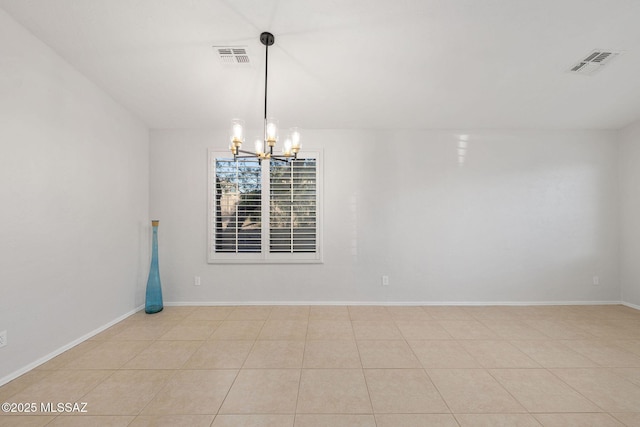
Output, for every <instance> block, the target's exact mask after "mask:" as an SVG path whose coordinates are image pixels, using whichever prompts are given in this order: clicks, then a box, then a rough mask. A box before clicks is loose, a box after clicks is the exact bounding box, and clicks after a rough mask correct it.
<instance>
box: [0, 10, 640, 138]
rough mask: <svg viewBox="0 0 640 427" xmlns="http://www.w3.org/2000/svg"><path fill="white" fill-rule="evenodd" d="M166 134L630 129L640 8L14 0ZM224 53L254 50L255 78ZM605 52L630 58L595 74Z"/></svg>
mask: <svg viewBox="0 0 640 427" xmlns="http://www.w3.org/2000/svg"><path fill="white" fill-rule="evenodd" d="M0 7H1V8H3V9H4V10H5V11H6V12H7V13H9V14H10V15H11V16H13V17H14V18H15V19H16V21H18V22H19V23H20V24H22V25H23V26H24V27H26V28H27V29H29V30H30V31H31V32H32V33H33V34H35V35H36V36H37V37H38V38H39V39H41V40H42V41H44V42H45V43H46V44H48V45H49V46H51V47H52V48H53V49H54V50H55V51H57V52H58V53H59V54H60V55H61V56H62V57H64V58H65V59H66V60H67V61H68V62H69V63H71V64H72V65H73V66H74V67H75V68H77V69H78V70H80V71H81V72H82V73H83V74H84V75H86V76H87V77H88V78H89V79H91V80H92V81H93V82H95V83H96V84H97V85H98V86H100V87H101V88H102V89H104V91H106V92H107V93H108V94H110V95H111V96H112V97H113V98H114V99H115V100H116V101H117V102H119V103H120V104H121V105H123V106H124V107H126V108H127V109H129V110H130V111H132V112H133V113H134V114H135V115H136V116H138V117H139V118H140V119H142V120H143V121H144V122H145V123H146V124H147V125H148V126H149V127H150V128H222V129H224V128H227V127H228V125H229V121H230V119H231V118H233V117H242V118H244V119H245V120H246V121H247V124H248V125H249V126H250V127H251V126H254V127H256V128H259V124H260V120H261V117H262V115H263V111H262V108H263V96H264V93H263V91H264V88H263V79H264V47H263V46H262V45H261V44H260V42H259V40H258V37H259V34H260V33H261V32H262V31H270V32H272V33H273V34H274V35H275V37H276V43H275V45H274V46H273V48H270V49H269V109H270V114H269V115H273V116H276V117H278V118H279V120H280V125H281V127H288V126H293V125H297V126H300V127H302V128H316V129H335V128H365V129H366V128H373V129H385V128H405V129H617V128H621V127H624V126H625V125H627V124H629V123H631V122H633V121H635V120H638V119H640V25H638V21H639V18H640V1H638V0H393V1H392V0H0ZM214 45H245V46H247V48H248V50H249V53H250V55H251V60H252V62H253V63H252V66H251V67H246V68H242V67H229V66H223V65H222V64H221V63H220V61H219V59H218V58H217V56H216V54H215V51H214V49H213V48H212V46H214ZM593 49H613V50H623V51H625V53H624V54H623V55H621V56H619V57H618V58H616V59H615V60H614V61H612V62H611V64H610V65H608V66H607V67H606V68H605V69H603V70H602V71H600V72H598V73H596V74H595V75H592V76H581V75H573V74H570V73H568V72H567V70H568V69H569V68H570V67H571V66H572V65H573V64H574V63H576V62H577V61H579V60H580V59H582V58H583V57H585V56H586V55H587V54H588V53H590V52H591V51H592V50H593Z"/></svg>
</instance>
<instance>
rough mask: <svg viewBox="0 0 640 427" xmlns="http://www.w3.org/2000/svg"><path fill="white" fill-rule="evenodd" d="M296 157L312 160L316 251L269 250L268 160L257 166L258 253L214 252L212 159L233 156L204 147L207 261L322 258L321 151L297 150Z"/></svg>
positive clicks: (300, 261)
mask: <svg viewBox="0 0 640 427" xmlns="http://www.w3.org/2000/svg"><path fill="white" fill-rule="evenodd" d="M298 158H300V159H304V158H315V159H316V250H315V252H293V253H291V252H286V253H283V252H270V236H269V229H270V200H271V192H270V167H269V166H270V161H271V160H263V161H262V169H261V186H260V188H261V221H260V224H261V243H260V249H261V250H260V252H216V250H215V245H216V220H217V209H216V160H217V159H226V160H228V159H233V155H232V154H231V153H229V152H228V151H220V150H215V149H209V150H208V163H207V179H208V185H207V191H208V194H207V199H208V200H207V211H208V215H207V262H208V263H209V264H318V263H323V257H322V247H323V245H322V234H323V233H322V223H323V203H322V202H323V183H322V181H323V175H324V174H323V161H322V151H321V150H317V151H316V150H312V151H304V152H300V153H298Z"/></svg>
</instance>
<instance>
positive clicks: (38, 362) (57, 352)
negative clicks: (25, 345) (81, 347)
mask: <svg viewBox="0 0 640 427" xmlns="http://www.w3.org/2000/svg"><path fill="white" fill-rule="evenodd" d="M143 308H144V306H143V305H141V306H139V307H136V308H134V309H133V310H131V311H129V312H128V313H125V314H123V315H122V316H120V317H118V318H116V319H114V320H112V321H110V322H108V323H106V324H104V325H102V326H100V327H99V328H97V329H94V330H93V331H91V332H89V333H87V334H84V335H83V336H81V337H80V338H78V339H75V340H73V341H71V342H70V343H69V344H66V345H63V346H62V347H60V348H58V349H57V350H54V351H52V352H51V353H49V354H47V355H46V356H43V357H41V358H40V359H38V360H36V361H35V362H32V363H29V364H28V365H26V366H23V367H22V368H20V369H18V370H17V371H14V372H12V373H10V374H9V375H6V376H4V377H2V378H0V386H3V385H4V384H6V383H8V382H9V381H11V380H14V379H16V378H18V377H19V376H20V375H22V374H25V373H27V372H29V371H30V370H32V369H34V368H37V367H38V366H40V365H42V364H43V363H45V362H48V361H49V360H51V359H53V358H54V357H56V356H58V355H60V354H62V353H64V352H65V351H67V350H69V349H71V348H73V347H75V346H77V345H78V344H80V343H82V342H84V341H86V340H88V339H89V338H91V337H93V336H95V335H97V334H99V333H100V332H102V331H104V330H105V329H108V328H110V327H111V326H113V325H115V324H116V323H118V322H121V321H123V320H124V319H126V318H127V317H129V316H131V315H132V314H134V313H137V312H138V311H140V310H141V309H143Z"/></svg>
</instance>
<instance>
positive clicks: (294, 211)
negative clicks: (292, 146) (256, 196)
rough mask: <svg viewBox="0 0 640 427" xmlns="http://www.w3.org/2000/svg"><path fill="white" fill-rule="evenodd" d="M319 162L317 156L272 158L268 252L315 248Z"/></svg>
mask: <svg viewBox="0 0 640 427" xmlns="http://www.w3.org/2000/svg"><path fill="white" fill-rule="evenodd" d="M316 166H317V161H316V159H298V160H293V161H291V162H290V163H282V162H271V165H270V171H269V172H270V173H269V189H270V205H269V207H270V209H269V252H271V253H287V252H288V253H314V252H316V248H317V235H316V233H317V196H318V194H317V167H316Z"/></svg>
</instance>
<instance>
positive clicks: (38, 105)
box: [0, 10, 149, 384]
mask: <svg viewBox="0 0 640 427" xmlns="http://www.w3.org/2000/svg"><path fill="white" fill-rule="evenodd" d="M148 149H149V143H148V131H147V130H146V128H145V127H144V126H143V125H142V124H141V123H140V122H139V121H138V120H136V119H135V118H133V117H131V115H130V114H129V113H127V112H126V111H125V110H124V109H122V108H121V107H119V106H118V105H116V104H115V102H113V101H112V100H111V99H110V98H108V97H107V96H106V95H105V94H104V93H103V92H102V91H101V90H99V89H98V88H97V87H96V86H95V85H94V84H92V83H91V82H89V81H88V80H87V79H86V78H84V77H83V76H82V75H80V74H79V73H78V72H77V71H76V70H74V69H73V68H71V67H70V66H69V65H68V64H67V63H66V62H64V61H63V60H62V59H61V58H60V57H58V56H57V55H56V54H55V53H54V52H53V51H52V50H51V49H50V48H48V47H47V46H46V45H44V44H43V43H41V42H40V41H38V40H37V39H36V38H35V37H33V36H32V35H31V34H30V33H28V32H27V31H26V30H25V29H24V28H22V27H21V26H19V25H18V24H17V23H16V22H15V21H14V20H13V19H12V18H10V17H9V16H8V15H7V14H6V13H5V12H3V11H1V10H0V204H1V208H0V330H7V333H8V345H7V346H6V347H4V348H0V384H2V382H3V377H4V379H5V380H6V379H8V378H9V377H10V376H11V375H14V374H15V373H16V372H19V371H20V370H21V369H23V368H24V367H25V366H28V365H30V364H32V363H34V362H35V361H37V360H39V359H40V358H42V357H45V356H46V355H48V354H50V353H52V352H55V351H56V350H58V349H59V348H61V347H63V346H65V345H67V344H69V343H71V342H73V341H75V340H77V339H78V338H80V337H82V336H83V335H85V334H87V333H89V332H91V331H93V330H95V329H96V328H99V327H101V326H103V325H105V324H107V323H108V322H111V321H113V320H114V319H116V318H118V317H119V316H122V315H123V314H125V313H127V312H130V311H131V310H133V309H134V308H135V307H136V306H137V305H138V304H141V303H142V302H143V288H144V283H145V280H146V274H147V272H148V246H149V243H148V235H149V232H148V229H149V227H148V225H147V222H148V186H149V181H148ZM10 374H11V375H10Z"/></svg>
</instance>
